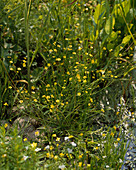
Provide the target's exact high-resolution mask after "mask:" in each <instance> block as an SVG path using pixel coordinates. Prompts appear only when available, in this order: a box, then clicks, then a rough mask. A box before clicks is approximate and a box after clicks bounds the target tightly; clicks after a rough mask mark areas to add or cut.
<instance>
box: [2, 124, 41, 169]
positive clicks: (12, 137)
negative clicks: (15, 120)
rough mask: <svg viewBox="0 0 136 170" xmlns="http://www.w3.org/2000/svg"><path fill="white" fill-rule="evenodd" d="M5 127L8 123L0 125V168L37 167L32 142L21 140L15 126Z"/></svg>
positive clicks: (36, 155) (36, 156)
mask: <svg viewBox="0 0 136 170" xmlns="http://www.w3.org/2000/svg"><path fill="white" fill-rule="evenodd" d="M6 128H9V127H8V124H5V125H4V126H1V127H0V142H1V146H0V169H18V170H19V169H37V167H38V165H39V164H38V159H39V158H38V154H36V151H35V149H36V146H34V143H33V144H30V143H29V142H27V141H25V142H23V141H22V137H21V136H19V135H18V130H17V128H16V127H14V128H13V129H11V130H8V131H7V130H6ZM39 162H40V161H39Z"/></svg>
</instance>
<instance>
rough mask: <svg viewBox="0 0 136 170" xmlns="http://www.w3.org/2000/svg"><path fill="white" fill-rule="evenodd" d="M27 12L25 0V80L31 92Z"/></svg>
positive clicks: (28, 9)
mask: <svg viewBox="0 0 136 170" xmlns="http://www.w3.org/2000/svg"><path fill="white" fill-rule="evenodd" d="M30 3H31V1H30ZM29 12H30V4H29V8H28V4H27V0H25V39H26V49H27V81H28V92H29V93H31V82H30V56H29V26H28V22H29Z"/></svg>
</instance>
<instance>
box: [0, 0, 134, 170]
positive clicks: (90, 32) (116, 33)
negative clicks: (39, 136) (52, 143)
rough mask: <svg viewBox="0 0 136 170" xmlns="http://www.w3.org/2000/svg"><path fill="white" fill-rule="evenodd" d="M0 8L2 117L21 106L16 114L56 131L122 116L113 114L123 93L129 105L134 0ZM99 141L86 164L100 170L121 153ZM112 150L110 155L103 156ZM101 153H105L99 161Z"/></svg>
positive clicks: (17, 2)
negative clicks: (98, 146) (25, 116)
mask: <svg viewBox="0 0 136 170" xmlns="http://www.w3.org/2000/svg"><path fill="white" fill-rule="evenodd" d="M0 8H1V10H0V99H1V101H0V113H1V115H0V116H1V118H7V119H10V118H11V119H13V118H15V117H17V116H18V115H14V114H12V108H13V106H17V107H18V108H20V107H21V106H23V107H24V108H26V109H25V110H19V111H18V114H19V113H21V115H22V116H23V115H31V116H32V117H35V119H38V120H39V121H40V122H41V124H42V125H43V126H49V127H52V128H53V129H54V131H55V132H56V133H58V134H60V133H61V132H62V133H66V132H69V131H70V132H73V131H76V132H80V131H82V130H83V131H89V130H90V128H91V130H92V131H94V130H97V129H100V128H101V127H103V128H104V127H105V125H107V126H110V127H113V126H114V125H116V124H118V123H119V122H120V121H122V114H123V113H121V114H119V115H118V114H116V113H117V112H118V107H117V105H118V104H119V103H120V100H122V97H123V98H124V100H125V104H126V105H127V106H128V107H129V108H131V109H132V110H135V96H134V90H135V89H134V86H133V85H132V84H131V81H133V77H132V70H133V69H134V68H135V66H134V64H135V63H134V62H133V51H134V50H133V49H134V45H136V41H135V25H136V23H135V17H136V10H135V2H134V1H133V0H129V1H128V0H124V1H116V0H115V1H112V2H111V1H108V0H103V1H86V2H85V1H82V0H81V1H80V2H78V1H73V2H72V3H70V4H69V2H68V1H67V0H64V1H58V0H53V1H41V0H35V1H32V0H30V1H27V0H25V1H21V0H10V1H7V0H2V1H1V2H0ZM129 96H132V99H131V98H130V99H129ZM128 103H129V104H128ZM2 133H3V132H2ZM106 134H107V135H106V141H110V142H111V143H112V142H113V141H114V139H113V138H112V139H111V137H110V135H109V132H108V131H107V130H106ZM98 136H99V135H98ZM98 136H97V135H96V136H95V139H96V143H97V142H100V143H101V142H102V141H103V138H102V137H100V136H99V137H98ZM97 137H98V138H99V139H100V141H99V140H97ZM85 138H86V137H85ZM88 138H89V137H88ZM89 140H90V139H89ZM96 143H95V144H96ZM22 145H23V144H21V146H22ZM121 145H122V150H123V146H124V144H123V143H122V144H121ZM104 146H105V147H104V148H105V149H104V150H103V149H102V148H101V151H100V152H99V154H98V155H97V153H96V152H94V154H93V155H91V153H90V157H92V158H91V161H92V162H89V164H93V166H94V165H95V166H96V167H103V168H105V166H106V164H107V163H108V162H110V164H111V167H112V168H115V166H117V167H116V169H118V168H119V167H120V166H121V164H117V161H118V160H119V159H123V156H124V152H123V151H121V152H122V155H120V154H119V155H118V156H117V150H116V149H115V148H114V146H113V145H112V144H111V145H107V144H104ZM22 147H23V146H22ZM93 147H94V146H93ZM106 148H107V149H106ZM112 148H114V150H115V152H114V154H113V157H112V156H111V157H110V153H109V151H110V150H111V149H112ZM81 150H84V149H83V148H82V149H81ZM84 151H85V150H84ZM75 152H77V150H76V151H75ZM79 152H80V151H79ZM55 154H56V153H55ZM104 154H108V155H109V157H108V156H107V158H106V163H105V164H104V163H103V159H102V155H104ZM100 155H101V156H100ZM15 156H16V155H15ZM86 156H87V154H86V155H85V156H84V161H83V162H82V163H84V162H85V159H86ZM12 157H14V156H12ZM75 157H76V155H75ZM114 157H117V160H116V161H114ZM97 158H98V159H97ZM4 159H5V158H4ZM47 161H48V162H49V164H52V160H51V162H50V160H48V159H47ZM53 161H54V158H53ZM60 161H61V160H60ZM66 162H67V161H66ZM112 162H113V163H112ZM115 162H116V165H115V164H114V163H115ZM78 163H79V162H78ZM55 164H57V163H56V162H55ZM30 166H31V165H30ZM53 166H54V162H53ZM56 166H57V167H58V164H57V165H56ZM74 166H79V165H74ZM74 166H73V167H74ZM93 166H92V167H91V168H94V167H93ZM50 167H51V168H52V165H50ZM71 167H72V166H71ZM73 167H72V168H73ZM81 167H83V164H81Z"/></svg>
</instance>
